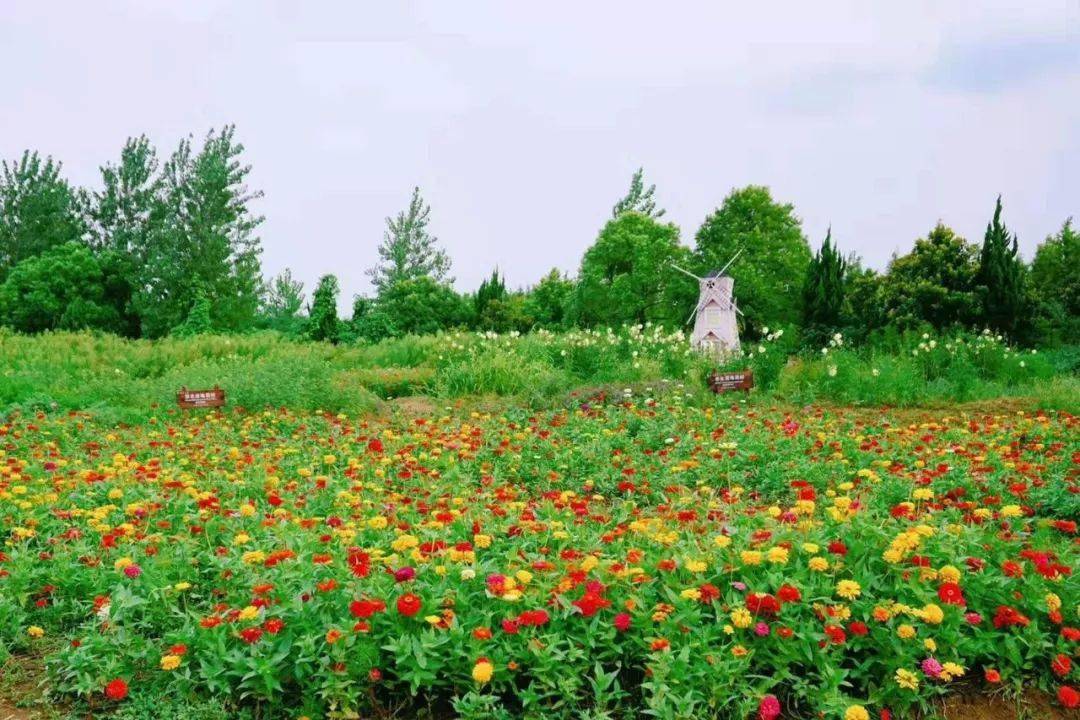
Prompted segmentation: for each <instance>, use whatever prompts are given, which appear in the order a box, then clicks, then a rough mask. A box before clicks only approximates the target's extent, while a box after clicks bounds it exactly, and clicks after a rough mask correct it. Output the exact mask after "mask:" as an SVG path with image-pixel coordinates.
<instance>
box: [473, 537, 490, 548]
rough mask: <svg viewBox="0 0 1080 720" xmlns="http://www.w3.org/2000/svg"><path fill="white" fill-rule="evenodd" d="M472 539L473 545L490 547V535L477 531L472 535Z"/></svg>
mask: <svg viewBox="0 0 1080 720" xmlns="http://www.w3.org/2000/svg"><path fill="white" fill-rule="evenodd" d="M472 541H473V545H475V546H476V547H478V548H488V547H491V536H490V535H481V534H480V533H477V534H476V535H473V539H472Z"/></svg>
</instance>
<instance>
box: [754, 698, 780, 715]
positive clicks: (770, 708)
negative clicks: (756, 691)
mask: <svg viewBox="0 0 1080 720" xmlns="http://www.w3.org/2000/svg"><path fill="white" fill-rule="evenodd" d="M757 714H758V720H776V718H778V717H780V701H779V700H777V699H776V696H775V695H766V696H765V697H763V698H761V702H760V703H759V704H758V711H757Z"/></svg>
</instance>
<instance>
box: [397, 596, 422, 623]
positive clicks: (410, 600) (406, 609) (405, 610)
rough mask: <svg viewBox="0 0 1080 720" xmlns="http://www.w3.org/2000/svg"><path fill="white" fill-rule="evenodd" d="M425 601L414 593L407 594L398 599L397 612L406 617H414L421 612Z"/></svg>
mask: <svg viewBox="0 0 1080 720" xmlns="http://www.w3.org/2000/svg"><path fill="white" fill-rule="evenodd" d="M422 605H423V601H421V600H420V598H419V597H417V596H416V595H413V594H412V593H405V594H404V595H402V596H401V597H399V598H398V599H397V611H398V613H399V614H401V615H404V616H405V617H412V616H414V615H416V613H418V612H420V608H421V606H422Z"/></svg>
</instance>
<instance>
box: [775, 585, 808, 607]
mask: <svg viewBox="0 0 1080 720" xmlns="http://www.w3.org/2000/svg"><path fill="white" fill-rule="evenodd" d="M776 597H777V598H778V599H779V600H780V602H782V603H793V602H799V601H800V600H802V593H800V592H799V588H797V587H795V586H794V585H788V584H786V583H785V584H784V585H781V586H780V589H779V590H777V591H776Z"/></svg>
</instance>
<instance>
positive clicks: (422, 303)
mask: <svg viewBox="0 0 1080 720" xmlns="http://www.w3.org/2000/svg"><path fill="white" fill-rule="evenodd" d="M378 310H379V311H380V312H382V313H383V314H384V315H385V316H386V318H387V320H388V322H389V324H390V326H391V327H392V328H393V330H394V334H395V335H423V334H425V333H434V332H437V331H439V330H445V329H447V328H452V327H459V326H464V325H465V324H466V323H467V322H468V320H469V317H470V315H471V313H470V308H469V306H468V304H467V303H466V301H465V300H464V298H462V297H461V296H460V295H458V294H457V293H456V292H454V288H452V287H451V286H450V285H448V284H446V283H441V282H437V281H436V280H435V279H434V278H431V277H428V276H422V277H418V278H413V279H411V280H400V281H398V282H396V283H394V284H393V285H390V286H389V287H387V288H386V289H385V290H384V291H383V293H382V294H381V295H380V296H379V300H378Z"/></svg>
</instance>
